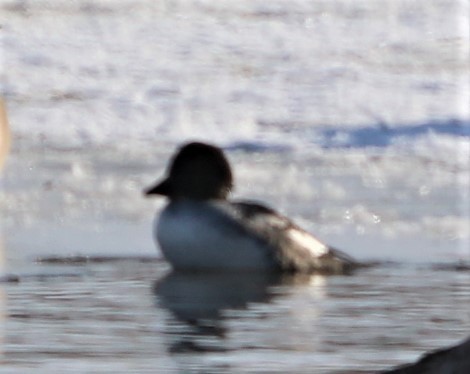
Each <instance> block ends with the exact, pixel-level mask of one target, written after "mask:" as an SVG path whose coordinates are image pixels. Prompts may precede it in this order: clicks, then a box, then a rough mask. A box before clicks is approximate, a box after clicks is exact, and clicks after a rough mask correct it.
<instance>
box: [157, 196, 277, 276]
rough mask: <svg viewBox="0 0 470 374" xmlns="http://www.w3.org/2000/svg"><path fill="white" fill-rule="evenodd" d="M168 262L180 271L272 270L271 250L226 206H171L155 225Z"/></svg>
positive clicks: (193, 204)
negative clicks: (243, 225) (244, 226)
mask: <svg viewBox="0 0 470 374" xmlns="http://www.w3.org/2000/svg"><path fill="white" fill-rule="evenodd" d="M155 237H156V239H157V241H158V243H159V245H160V249H161V250H162V252H163V255H164V256H165V258H166V259H167V260H168V261H169V262H170V263H171V264H172V265H173V266H174V267H175V268H177V269H231V268H233V269H247V270H249V269H260V268H269V267H271V266H273V263H272V259H271V258H270V256H271V255H272V254H271V253H270V250H269V248H267V247H266V246H265V245H263V243H261V242H260V241H259V240H258V239H256V237H254V236H253V235H250V233H249V232H247V231H246V230H244V229H243V227H241V225H240V223H239V222H237V221H236V220H235V219H234V218H233V217H231V216H230V214H229V213H228V212H227V211H226V210H225V209H224V208H223V205H222V206H221V205H219V204H212V203H207V202H172V203H170V204H169V205H168V206H167V207H166V208H165V209H164V210H163V212H162V213H161V215H160V217H159V219H158V220H157V221H156V223H155Z"/></svg>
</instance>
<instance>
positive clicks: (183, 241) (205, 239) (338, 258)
mask: <svg viewBox="0 0 470 374" xmlns="http://www.w3.org/2000/svg"><path fill="white" fill-rule="evenodd" d="M232 189H233V173H232V169H231V167H230V164H229V162H228V160H227V157H226V156H225V154H224V152H223V151H222V149H221V148H219V147H218V146H215V145H212V144H207V143H202V142H191V143H187V144H184V145H183V146H181V147H180V148H179V149H178V150H177V152H176V153H175V154H174V155H173V156H172V158H171V160H170V162H169V167H168V168H167V172H166V175H165V176H164V178H163V179H162V180H159V181H158V182H157V183H156V184H154V185H152V186H151V187H149V188H147V189H145V190H144V194H145V195H146V196H153V195H160V196H164V197H166V198H167V199H168V203H167V204H166V206H165V207H164V208H163V210H162V211H161V213H160V214H159V215H157V216H156V218H155V221H154V225H153V236H154V239H155V241H156V243H157V244H158V246H159V248H160V250H161V252H162V254H163V256H164V258H165V259H166V260H167V261H168V262H169V263H170V264H171V266H172V268H173V269H174V270H176V271H193V272H194V271H196V272H200V271H268V272H285V273H321V274H344V273H349V272H351V271H352V270H353V269H354V268H356V267H357V266H358V263H357V262H356V261H355V260H354V259H353V258H352V257H350V256H349V255H347V254H346V253H343V252H342V251H339V250H337V249H335V248H332V247H330V246H328V245H327V244H325V243H323V242H322V241H320V240H319V239H317V238H315V237H314V236H313V235H312V234H310V233H309V232H307V231H305V230H304V229H302V228H301V227H299V226H298V225H296V224H295V223H294V222H293V221H292V220H290V219H289V218H287V217H286V216H284V215H282V214H280V213H278V212H276V211H275V210H273V209H272V208H270V207H268V206H266V205H264V204H262V203H259V202H256V201H250V200H247V201H244V200H241V201H234V200H231V199H230V193H231V191H232Z"/></svg>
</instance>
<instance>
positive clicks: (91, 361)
mask: <svg viewBox="0 0 470 374" xmlns="http://www.w3.org/2000/svg"><path fill="white" fill-rule="evenodd" d="M469 280H470V279H469V274H468V272H467V273H465V272H457V271H455V270H453V269H442V270H435V269H434V270H433V269H430V268H429V267H409V266H404V265H400V266H399V265H396V264H389V265H387V266H385V265H383V266H379V267H377V268H371V269H368V270H364V271H362V272H361V273H360V274H357V275H353V276H339V277H330V278H326V277H323V276H318V275H317V276H315V275H314V276H308V277H307V276H301V277H285V278H278V277H268V276H261V275H253V274H242V275H240V274H237V275H230V274H225V275H224V274H213V275H207V274H196V275H188V274H186V275H184V274H183V275H178V274H169V273H168V268H167V267H166V266H165V265H164V264H162V263H159V262H155V261H148V260H145V261H144V260H141V261H139V260H138V259H134V260H132V259H127V260H126V259H123V260H121V261H118V260H115V261H105V262H98V263H93V262H90V263H85V264H82V265H69V266H64V265H60V266H58V265H46V264H44V265H41V266H38V269H36V273H34V272H31V274H30V275H28V276H24V277H23V278H22V279H21V282H20V283H18V284H7V285H4V290H5V291H6V292H7V294H8V308H7V313H6V314H7V320H6V323H5V328H4V344H3V360H2V369H0V370H1V371H2V372H3V371H4V372H25V371H29V370H34V372H51V371H52V372H63V371H66V372H77V373H82V372H155V371H157V372H162V373H164V372H201V373H220V372H243V373H248V372H278V373H282V372H295V373H297V372H298V373H309V372H312V371H313V372H319V373H320V372H345V373H346V372H355V371H358V372H363V371H374V370H379V369H384V368H387V367H388V366H390V365H394V364H398V363H402V362H406V361H410V360H413V359H415V357H416V356H417V355H419V354H420V353H421V352H422V351H424V350H427V349H429V348H433V347H436V346H440V345H446V344H448V343H449V342H450V341H453V340H458V339H460V338H461V337H462V336H463V335H464V331H465V329H468V326H469V318H468V301H469V298H470V295H469V290H468V284H469ZM20 332H21V333H20Z"/></svg>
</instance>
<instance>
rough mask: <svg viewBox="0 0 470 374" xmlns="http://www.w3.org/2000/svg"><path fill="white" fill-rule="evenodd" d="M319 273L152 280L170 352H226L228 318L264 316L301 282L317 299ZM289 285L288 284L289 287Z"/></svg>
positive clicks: (172, 275)
mask: <svg viewBox="0 0 470 374" xmlns="http://www.w3.org/2000/svg"><path fill="white" fill-rule="evenodd" d="M324 282H325V278H324V277H323V276H319V275H314V276H308V275H288V276H287V275H280V274H267V273H263V274H258V273H242V274H240V273H209V274H203V273H178V272H173V273H170V274H168V275H167V276H166V277H165V278H163V279H162V280H159V281H157V282H156V283H155V286H154V293H155V296H156V299H157V304H158V306H159V307H163V308H165V309H167V310H168V311H170V312H171V314H172V316H173V317H174V318H170V319H168V321H167V324H166V334H167V336H168V337H169V338H170V340H171V342H170V343H169V348H168V349H169V352H170V353H177V354H178V353H180V354H182V353H190V352H227V351H229V350H230V349H231V348H230V344H229V342H228V341H227V340H228V334H229V333H230V323H228V322H229V321H231V322H233V320H242V319H244V318H255V319H259V320H260V323H261V322H262V320H263V319H264V317H263V313H262V312H261V310H262V309H263V308H262V306H266V305H268V304H272V303H273V302H274V300H276V299H279V298H281V297H282V296H286V295H287V294H289V293H290V291H292V290H294V289H297V287H298V286H300V285H303V286H305V285H306V286H307V288H308V289H309V290H310V291H311V292H312V293H313V295H314V297H321V296H322V291H321V289H323V286H324ZM291 286H292V287H291Z"/></svg>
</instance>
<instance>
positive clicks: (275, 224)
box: [231, 201, 356, 273]
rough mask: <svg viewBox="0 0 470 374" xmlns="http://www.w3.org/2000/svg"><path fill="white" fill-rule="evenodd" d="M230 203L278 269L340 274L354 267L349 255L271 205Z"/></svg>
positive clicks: (243, 202) (244, 202)
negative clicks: (324, 241) (266, 249)
mask: <svg viewBox="0 0 470 374" xmlns="http://www.w3.org/2000/svg"><path fill="white" fill-rule="evenodd" d="M231 205H232V207H233V208H234V209H235V210H236V211H237V215H238V216H239V218H240V221H241V222H243V225H244V227H246V229H247V230H249V231H251V232H252V233H254V234H255V236H257V237H258V238H259V240H261V241H263V242H264V243H265V244H266V245H268V246H269V247H270V248H271V249H272V251H273V252H274V258H275V262H276V264H277V265H278V267H279V268H280V269H281V270H282V271H292V272H294V271H297V272H299V271H300V272H312V271H318V272H324V273H344V272H347V271H350V270H351V269H353V268H354V267H355V266H356V263H355V261H354V260H353V259H352V258H351V257H349V256H348V255H346V254H345V253H343V252H341V251H339V250H336V249H333V248H331V247H329V246H327V245H325V244H324V243H322V242H321V241H319V240H318V239H316V238H315V237H314V236H313V235H311V234H310V233H308V232H306V231H305V230H303V229H302V228H300V227H299V226H297V225H295V224H294V223H293V222H292V221H291V220H289V219H288V218H287V217H285V216H282V215H280V214H279V213H277V212H276V211H274V210H273V209H271V208H268V207H266V206H264V205H261V204H258V203H254V202H246V201H240V202H235V203H232V204H231Z"/></svg>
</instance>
